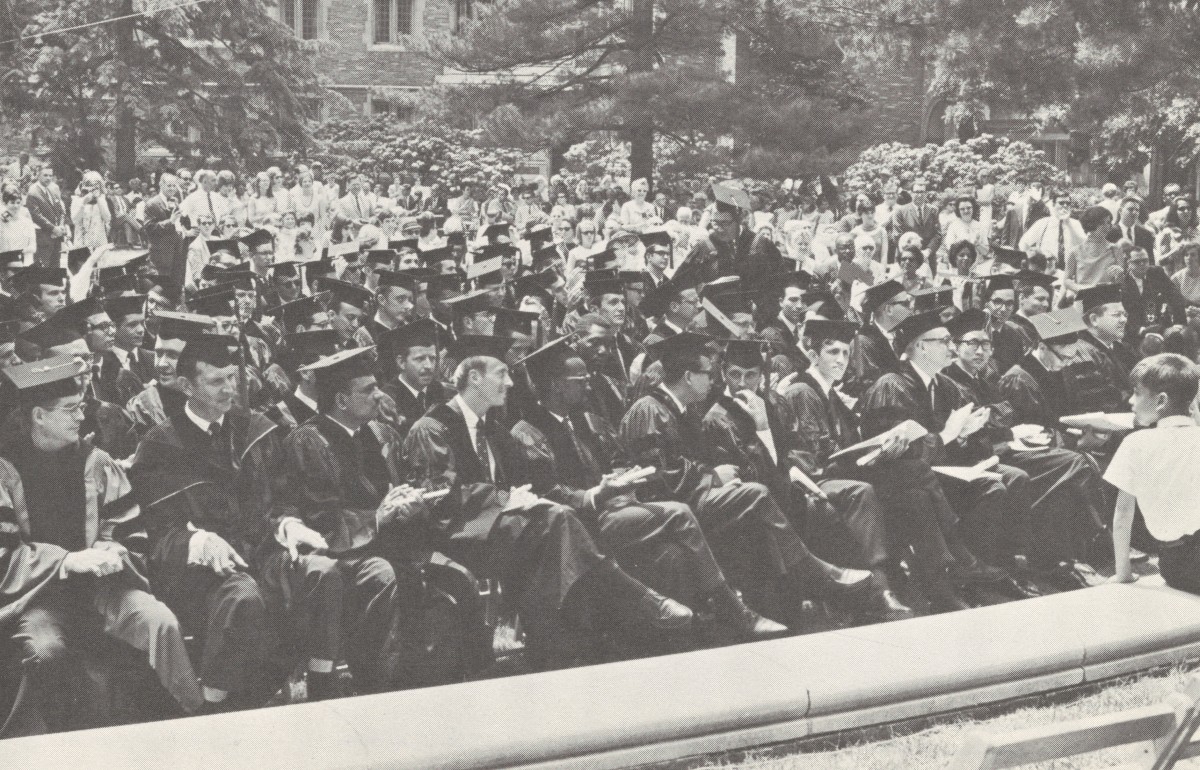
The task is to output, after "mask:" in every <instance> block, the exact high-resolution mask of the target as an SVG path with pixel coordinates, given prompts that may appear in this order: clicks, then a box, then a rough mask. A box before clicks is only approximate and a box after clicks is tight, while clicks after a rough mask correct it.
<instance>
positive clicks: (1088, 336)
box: [1063, 283, 1137, 412]
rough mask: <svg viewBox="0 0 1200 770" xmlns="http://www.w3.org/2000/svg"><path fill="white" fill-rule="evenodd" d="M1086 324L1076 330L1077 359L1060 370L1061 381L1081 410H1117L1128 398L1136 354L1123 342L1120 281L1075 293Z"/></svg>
mask: <svg viewBox="0 0 1200 770" xmlns="http://www.w3.org/2000/svg"><path fill="white" fill-rule="evenodd" d="M1076 302H1078V303H1079V305H1080V306H1081V309H1082V311H1083V322H1084V324H1086V325H1087V328H1086V329H1084V330H1083V331H1081V332H1080V333H1079V341H1078V344H1077V346H1076V347H1077V350H1076V353H1077V355H1078V357H1079V358H1081V359H1083V360H1079V361H1077V362H1075V363H1073V364H1072V365H1070V366H1068V367H1067V368H1066V369H1064V371H1063V385H1064V387H1066V388H1067V391H1068V392H1069V393H1070V394H1071V395H1072V397H1073V398H1074V399H1075V404H1076V405H1077V406H1079V407H1081V408H1080V412H1119V411H1123V410H1124V409H1125V404H1126V402H1127V401H1128V400H1129V395H1130V393H1129V373H1130V372H1131V371H1132V370H1133V367H1134V365H1135V364H1136V363H1137V354H1136V353H1134V352H1133V351H1132V350H1130V349H1129V348H1128V347H1127V346H1126V345H1125V342H1124V339H1125V327H1126V325H1127V324H1128V315H1127V314H1126V312H1125V306H1124V304H1122V302H1121V285H1120V284H1116V283H1102V284H1097V285H1095V286H1089V287H1087V288H1085V289H1081V290H1080V291H1079V294H1078V295H1077V296H1076Z"/></svg>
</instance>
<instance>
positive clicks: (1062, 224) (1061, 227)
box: [1058, 219, 1067, 267]
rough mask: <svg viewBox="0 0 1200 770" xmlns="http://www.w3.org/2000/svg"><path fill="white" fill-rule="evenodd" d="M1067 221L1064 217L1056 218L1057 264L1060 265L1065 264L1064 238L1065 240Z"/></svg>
mask: <svg viewBox="0 0 1200 770" xmlns="http://www.w3.org/2000/svg"><path fill="white" fill-rule="evenodd" d="M1066 228H1067V221H1066V220H1065V219H1060V220H1058V266H1059V267H1062V266H1063V265H1064V264H1066V262H1065V260H1066V256H1067V255H1066V240H1067V231H1066Z"/></svg>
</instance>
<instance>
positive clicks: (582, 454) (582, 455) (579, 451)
mask: <svg viewBox="0 0 1200 770" xmlns="http://www.w3.org/2000/svg"><path fill="white" fill-rule="evenodd" d="M563 425H564V426H565V427H566V429H567V435H568V436H570V437H571V446H573V447H574V448H575V454H576V455H578V456H579V462H580V464H582V465H587V464H588V456H589V455H588V453H587V451H586V450H585V449H584V448H583V444H582V442H580V440H579V434H578V433H576V432H575V423H574V422H573V421H572V419H571V418H570V417H567V418H566V419H564V420H563Z"/></svg>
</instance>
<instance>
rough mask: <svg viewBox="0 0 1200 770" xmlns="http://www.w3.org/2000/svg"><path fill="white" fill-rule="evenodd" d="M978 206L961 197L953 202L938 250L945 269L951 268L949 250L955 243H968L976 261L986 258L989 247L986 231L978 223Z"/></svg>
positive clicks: (972, 199) (965, 197) (970, 200)
mask: <svg viewBox="0 0 1200 770" xmlns="http://www.w3.org/2000/svg"><path fill="white" fill-rule="evenodd" d="M978 215H979V204H977V203H976V202H975V199H974V198H970V197H967V196H963V197H961V198H959V199H958V200H956V201H955V202H954V216H953V217H951V218H950V221H949V224H947V226H946V235H945V237H943V238H942V245H941V248H939V249H938V258H939V261H940V262H941V263H942V265H944V266H945V267H946V268H947V269H950V268H952V267H953V265H951V264H950V261H949V254H950V249H951V248H952V247H953V246H954V245H955V244H957V243H963V242H966V243H969V244H971V245H972V246H974V247H975V254H976V259H977V260H984V259H987V258H988V254H989V252H990V251H991V247H990V246H989V244H988V239H987V233H988V231H987V229H986V228H984V227H983V224H982V223H981V222H979V221H978Z"/></svg>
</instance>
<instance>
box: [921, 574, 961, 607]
mask: <svg viewBox="0 0 1200 770" xmlns="http://www.w3.org/2000/svg"><path fill="white" fill-rule="evenodd" d="M921 593H923V594H925V598H926V600H928V601H929V611H930V612H931V613H934V614H941V613H943V612H958V611H959V610H969V609H971V605H970V604H967V602H966V601H964V600H963V598H962V597H961V596H959V595H958V593H957V592H955V590H954V589H953V588H952V587H951V586H950V584H949V583H947V582H946V581H945V580H935V581H933V582H929V583H924V584H922V586H921Z"/></svg>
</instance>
